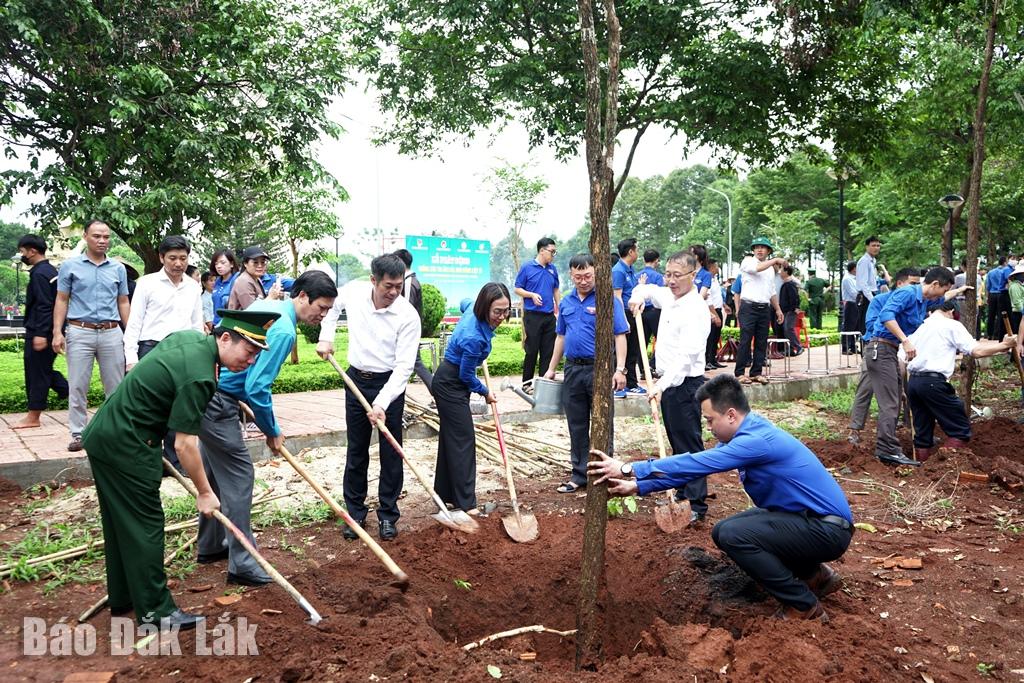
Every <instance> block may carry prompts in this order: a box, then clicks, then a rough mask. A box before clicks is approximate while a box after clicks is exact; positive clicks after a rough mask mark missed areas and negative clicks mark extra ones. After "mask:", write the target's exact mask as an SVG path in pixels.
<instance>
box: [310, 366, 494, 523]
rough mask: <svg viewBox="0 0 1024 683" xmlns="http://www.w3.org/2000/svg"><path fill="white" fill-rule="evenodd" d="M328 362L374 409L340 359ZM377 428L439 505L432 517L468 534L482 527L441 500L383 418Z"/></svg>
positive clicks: (463, 512)
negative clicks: (343, 368) (340, 363)
mask: <svg viewBox="0 0 1024 683" xmlns="http://www.w3.org/2000/svg"><path fill="white" fill-rule="evenodd" d="M327 362H328V363H330V364H331V365H332V366H334V369H335V370H336V371H337V372H338V374H339V375H341V379H342V380H344V382H345V386H346V387H348V390H349V391H351V392H352V394H353V395H354V396H355V397H356V398H358V399H359V402H360V403H361V404H363V410H365V411H366V412H367V413H369V412H370V411H371V410H373V408H372V407H371V406H370V403H369V401H367V400H366V397H365V396H363V392H361V391H359V387H357V386H356V384H355V382H353V381H352V378H351V377H349V376H348V375H346V374H345V371H344V370H342V369H341V366H340V365H338V361H336V360H334V355H333V354H328V355H327ZM377 429H378V430H379V431H380V433H381V434H383V435H384V438H385V439H387V440H388V443H390V444H391V447H392V448H394V449H395V451H396V452H397V453H398V455H399V456H401V458H402V460H403V461H404V462H405V464H406V465H408V466H409V469H410V470H412V473H413V475H415V477H416V479H417V480H418V481H419V482H420V484H422V485H423V488H424V489H426V490H427V493H429V494H430V497H431V498H433V500H434V503H435V504H436V505H437V508H438V511H437V512H435V513H434V514H432V515H431V517H433V518H434V519H436V520H437V521H438V522H440V523H441V524H444V525H445V526H446V527H448V528H449V529H455V530H456V531H464V532H466V533H468V534H472V533H476V531H477V530H478V529H479V528H480V525H479V524H477V521H476V520H475V519H473V518H472V517H470V516H469V515H467V514H466V512H465V511H464V510H449V509H448V508H447V507H446V506H445V504H444V501H443V500H441V496H439V495H437V491H435V490H434V487H433V486H431V485H430V484H429V483H428V482H427V480H426V478H425V477H424V476H423V472H421V471H420V468H419V467H417V466H416V465H415V463H413V461H412V460H410V459H409V456H407V455H406V454H405V451H404V450H403V449H402V445H401V444H400V443H398V439H396V438H395V436H394V434H392V433H391V430H390V429H388V427H387V425H386V424H384V421H383V420H379V421H378V422H377Z"/></svg>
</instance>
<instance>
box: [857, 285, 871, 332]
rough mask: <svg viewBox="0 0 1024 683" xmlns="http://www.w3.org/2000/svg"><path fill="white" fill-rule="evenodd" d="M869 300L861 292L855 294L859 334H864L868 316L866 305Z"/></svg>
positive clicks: (868, 303)
mask: <svg viewBox="0 0 1024 683" xmlns="http://www.w3.org/2000/svg"><path fill="white" fill-rule="evenodd" d="M870 305H871V302H870V301H868V298H867V297H866V296H864V295H863V294H857V331H858V332H860V334H861V336H864V331H865V328H866V327H867V322H866V321H867V317H868V306H870Z"/></svg>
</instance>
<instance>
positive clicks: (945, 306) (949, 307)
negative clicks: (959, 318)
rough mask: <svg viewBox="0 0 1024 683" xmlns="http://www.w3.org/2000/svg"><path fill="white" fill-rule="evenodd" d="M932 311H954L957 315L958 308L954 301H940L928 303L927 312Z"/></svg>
mask: <svg viewBox="0 0 1024 683" xmlns="http://www.w3.org/2000/svg"><path fill="white" fill-rule="evenodd" d="M932 311H956V312H957V313H959V312H960V306H959V305H958V304H957V302H956V299H950V300H949V301H946V300H945V299H940V300H939V301H930V302H928V312H929V313H931V312H932Z"/></svg>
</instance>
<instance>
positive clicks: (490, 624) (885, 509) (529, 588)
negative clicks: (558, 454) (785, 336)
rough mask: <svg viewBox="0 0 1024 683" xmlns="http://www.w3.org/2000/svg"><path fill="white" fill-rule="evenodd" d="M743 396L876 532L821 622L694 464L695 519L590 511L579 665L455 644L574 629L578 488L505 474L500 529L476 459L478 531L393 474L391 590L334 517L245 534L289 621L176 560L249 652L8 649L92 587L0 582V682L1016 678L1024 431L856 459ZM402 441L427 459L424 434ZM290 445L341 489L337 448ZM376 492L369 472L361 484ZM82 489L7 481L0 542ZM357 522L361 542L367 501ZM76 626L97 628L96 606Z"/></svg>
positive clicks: (851, 561) (496, 495) (723, 480)
mask: <svg viewBox="0 0 1024 683" xmlns="http://www.w3.org/2000/svg"><path fill="white" fill-rule="evenodd" d="M755 409H756V410H758V411H759V412H762V413H764V414H766V415H767V416H768V417H770V418H771V419H773V420H775V421H777V422H778V423H780V424H782V425H785V426H787V427H788V428H790V429H791V430H792V431H794V433H797V434H798V435H799V436H801V437H802V438H803V439H804V440H805V442H806V443H808V445H809V446H810V447H811V449H812V450H814V451H815V452H816V453H817V454H818V456H819V457H820V458H821V459H822V461H823V462H824V463H825V465H826V466H827V467H829V468H831V469H832V471H833V473H834V474H835V475H836V476H837V478H838V479H839V481H840V484H841V485H842V486H843V488H844V490H845V491H846V493H847V496H848V498H849V500H850V501H851V505H852V506H853V509H854V514H855V516H856V518H857V521H859V522H867V523H869V524H870V525H872V527H873V528H874V532H873V533H872V532H869V531H864V530H859V531H858V532H857V534H856V535H855V537H854V540H853V543H852V545H851V547H850V549H849V551H848V552H847V554H846V555H845V556H844V558H843V559H842V560H841V561H839V562H837V563H835V567H836V569H837V570H838V571H839V572H840V573H841V574H842V575H843V577H844V579H845V586H844V589H843V590H841V591H840V592H838V593H835V594H833V595H831V596H829V597H828V598H826V599H825V600H824V602H823V604H824V606H825V609H826V610H827V611H828V613H829V616H830V617H831V621H830V623H828V624H819V623H797V622H780V621H777V620H775V619H773V618H772V617H771V614H772V613H773V612H774V611H775V609H776V607H777V604H776V603H775V601H774V600H772V599H771V598H770V596H768V595H767V594H766V593H765V592H764V591H763V590H761V589H760V588H759V587H758V586H757V585H755V584H754V583H753V582H752V581H750V580H749V579H748V578H747V577H746V576H745V575H744V574H743V573H742V572H740V571H739V570H738V568H737V567H736V566H735V565H733V564H732V563H731V562H730V561H729V560H728V559H726V558H724V557H723V556H722V554H721V553H720V552H719V551H718V550H717V549H716V548H715V547H714V544H713V543H712V542H711V537H710V529H711V525H712V524H713V523H714V522H715V521H716V520H719V519H721V518H723V517H725V516H727V515H729V514H732V513H734V512H737V511H739V510H742V509H743V508H745V507H746V506H747V501H746V498H745V496H744V495H743V492H742V489H741V488H740V486H739V481H738V478H737V476H736V474H735V472H733V473H725V474H720V475H715V476H713V477H711V479H710V490H711V492H712V493H713V494H714V495H715V498H713V499H712V500H710V501H709V502H710V506H711V509H710V513H709V522H710V524H708V525H705V526H703V527H697V528H688V529H685V530H683V531H682V532H679V533H677V534H673V535H666V534H664V533H662V532H661V531H659V530H658V528H657V527H656V526H655V524H654V521H653V515H652V505H654V503H655V501H654V499H653V497H652V499H649V500H648V499H643V500H641V501H640V508H639V510H638V511H637V512H636V513H632V514H631V513H628V512H626V513H625V514H624V515H623V516H621V517H616V518H614V519H611V520H609V524H608V533H607V555H606V569H607V571H606V586H605V589H604V590H603V592H602V598H601V605H602V608H603V617H602V634H603V643H604V649H603V661H602V664H601V665H600V667H599V668H598V670H597V671H584V672H574V671H573V662H574V654H575V649H574V642H573V639H572V637H571V636H570V637H560V636H558V635H554V634H549V633H530V634H524V635H519V636H515V637H512V638H507V639H501V640H497V641H494V642H491V643H487V644H485V645H483V646H481V647H479V648H476V649H474V650H471V651H468V652H467V651H465V650H463V646H464V645H466V644H467V643H470V642H472V641H475V640H478V639H481V638H484V637H485V636H488V635H490V634H494V633H497V632H501V631H506V630H510V629H514V628H518V627H523V626H531V625H535V624H542V625H544V626H546V627H548V628H551V629H555V630H570V629H573V628H574V627H575V602H576V598H577V591H578V577H579V564H580V549H581V538H582V527H583V517H582V511H583V505H584V494H583V493H580V494H576V495H560V494H556V493H555V492H554V487H555V486H556V485H557V484H558V483H559V482H560V481H562V480H564V473H563V472H559V471H557V470H553V471H550V472H549V473H548V474H547V475H546V476H544V475H537V476H535V477H532V478H529V479H527V478H525V477H518V478H517V484H518V485H519V489H520V501H521V503H522V504H523V505H524V506H525V507H526V508H527V509H529V510H530V511H531V512H533V513H534V514H536V516H537V519H538V522H539V526H540V537H539V539H538V540H537V541H535V542H534V543H531V544H528V545H524V544H516V543H514V542H513V541H511V540H510V539H509V538H508V536H507V535H506V534H505V533H504V531H503V529H502V525H501V517H502V516H503V515H507V514H510V512H511V510H510V507H509V505H508V496H507V492H504V490H503V485H504V480H503V476H502V472H501V469H500V467H498V466H496V465H495V464H494V463H493V462H490V461H486V460H483V459H481V460H480V461H479V466H478V467H479V472H480V479H479V483H478V492H479V498H480V502H481V504H483V503H485V502H488V501H494V502H495V503H497V504H498V508H497V509H496V510H495V511H494V512H492V513H491V514H490V516H489V517H487V518H485V519H483V520H481V522H482V523H481V529H480V531H479V533H477V534H475V535H466V534H462V533H459V532H454V531H451V530H449V529H446V528H444V527H441V526H440V525H438V524H436V523H435V522H433V521H432V520H431V519H430V518H429V514H430V513H431V512H434V509H433V507H432V504H431V503H430V501H429V499H428V498H427V496H426V494H425V492H423V491H422V489H421V488H420V487H419V486H418V484H417V483H416V481H415V479H414V478H413V477H412V475H411V473H409V472H408V471H407V473H406V484H405V488H406V491H407V495H406V496H405V497H404V498H403V500H402V501H401V505H402V509H403V517H402V521H401V523H400V529H401V533H400V535H399V537H398V539H397V540H396V541H394V542H392V543H388V544H384V548H385V550H387V551H388V553H389V554H390V555H391V556H392V558H393V559H394V560H395V561H396V562H397V563H398V565H399V566H400V567H401V568H402V569H403V570H404V571H405V572H406V573H407V574H408V575H409V577H410V581H411V584H410V587H409V590H408V591H407V592H406V593H402V592H400V591H398V590H397V589H395V588H392V587H390V586H389V582H390V578H391V577H390V575H389V574H388V572H387V571H386V570H385V569H384V567H383V565H381V564H380V563H379V562H378V561H377V560H376V558H375V557H374V556H373V555H372V554H371V553H370V551H369V550H368V549H367V548H366V547H365V546H363V545H362V544H361V543H358V542H353V543H347V542H345V541H344V540H343V539H342V537H341V533H340V529H339V527H338V526H337V525H336V524H335V523H333V522H324V523H319V524H314V525H307V526H301V525H299V524H298V523H297V522H296V523H294V524H293V525H292V526H291V527H290V528H289V526H283V525H281V524H280V523H273V524H270V523H268V524H267V526H264V527H262V528H261V530H260V531H259V533H258V540H259V543H260V545H261V548H262V549H264V550H265V551H266V556H267V557H268V559H270V561H271V562H272V563H274V565H275V566H276V567H278V568H279V569H280V570H281V571H282V572H283V573H285V575H286V576H288V577H289V579H290V580H291V582H292V583H293V584H294V585H295V587H296V588H298V589H299V591H301V592H302V593H303V594H304V595H305V596H306V597H308V598H309V600H310V602H311V603H313V605H314V607H316V609H317V610H318V611H319V612H320V614H321V615H322V616H323V617H324V620H323V621H322V622H321V623H320V624H319V625H318V626H315V627H314V626H310V625H308V624H306V623H305V621H304V620H305V614H304V613H303V612H302V610H301V609H299V607H298V606H297V605H296V604H295V603H294V602H293V601H292V600H291V598H290V597H288V595H287V594H286V593H285V592H284V591H282V590H281V589H280V588H278V587H276V586H268V587H264V588H260V589H246V590H245V591H243V592H242V593H241V594H242V599H241V600H239V601H237V602H235V603H234V604H231V605H230V606H228V607H226V608H225V607H220V606H218V605H217V604H216V603H214V602H213V599H214V598H215V597H217V596H220V595H222V594H224V593H225V592H229V593H231V592H236V591H227V587H226V586H225V585H224V572H225V571H226V567H225V566H224V564H223V563H221V564H219V565H194V564H192V565H190V566H187V565H186V567H185V570H184V571H180V572H178V573H177V574H175V573H174V572H173V571H172V575H176V576H178V577H179V578H177V579H175V581H174V588H173V592H174V595H175V599H176V600H177V601H178V604H179V605H180V606H181V607H182V608H184V609H189V610H196V611H201V612H203V613H205V614H207V615H208V617H209V618H210V626H211V627H212V626H213V625H214V624H215V623H216V620H217V619H218V618H221V617H225V616H227V617H230V618H232V619H233V618H234V617H238V616H245V617H246V618H247V619H248V620H249V622H250V623H254V624H257V625H258V631H257V636H256V642H257V644H258V647H259V655H258V656H249V657H197V656H195V655H194V654H193V652H194V645H193V643H192V642H191V640H190V638H182V639H181V643H182V651H183V654H182V656H142V655H130V656H127V657H111V656H109V655H104V654H102V653H99V654H97V655H94V656H90V657H45V658H41V657H26V656H23V655H22V654H21V620H22V617H24V616H29V615H31V616H41V617H43V618H45V619H48V620H53V621H56V620H58V619H60V618H61V617H66V618H67V620H68V621H69V622H72V623H73V622H74V618H75V616H76V615H77V614H78V613H79V612H81V611H82V610H83V609H84V608H85V607H86V606H88V605H89V604H91V603H92V602H94V601H95V600H96V599H97V598H98V597H99V596H100V595H102V593H103V592H104V590H105V587H104V585H103V583H102V581H100V582H93V583H87V584H78V583H68V584H66V585H63V586H61V587H60V588H58V589H56V590H52V591H49V592H46V591H44V589H43V584H42V582H35V583H22V582H16V581H9V582H8V586H9V588H7V589H6V590H5V594H4V595H3V597H2V598H0V620H2V624H3V633H2V639H0V672H2V673H0V677H2V678H3V679H4V680H33V681H61V680H64V678H65V677H66V676H67V675H68V674H72V673H75V672H87V671H92V672H116V679H117V680H133V681H134V680H162V681H166V680H182V681H188V680H200V679H202V680H210V681H245V680H254V681H255V680H259V681H278V680H283V681H299V680H309V681H373V680H430V681H433V680H439V681H440V680H444V681H483V680H493V678H492V676H494V675H496V674H500V675H501V678H502V679H503V680H513V681H575V680H595V681H596V680H601V681H619V680H622V681H625V680H630V681H632V680H643V681H689V680H698V681H709V680H721V681H737V682H738V681H786V682H787V683H792V682H795V681H822V680H826V681H882V680H901V681H921V680H925V681H927V680H935V681H960V680H964V681H967V680H978V678H979V676H990V677H994V678H996V679H998V680H1024V657H1022V640H1021V638H1020V634H1021V632H1022V630H1021V623H1020V614H1021V604H1022V600H1024V583H1022V581H1024V579H1022V576H1024V554H1022V552H1021V543H1020V535H1021V532H1022V528H1024V517H1022V514H1021V505H1020V498H1019V495H1018V492H1019V490H1020V484H1022V483H1024V482H1022V481H1021V480H1020V479H1019V478H1018V479H1017V480H1016V485H1015V481H1014V477H1015V476H1016V475H1015V474H1014V472H1021V471H1022V466H1024V459H1022V451H1021V449H1020V448H1019V447H1018V444H1020V443H1021V439H1022V437H1024V428H1022V427H1021V426H1020V425H1017V424H1015V423H1014V422H1013V421H1012V420H1013V419H1015V417H1017V416H1016V415H1013V414H1011V413H1007V412H1005V411H1004V412H1002V413H1001V412H1000V411H998V410H997V415H999V416H997V417H996V418H995V419H992V420H987V421H980V422H977V423H976V426H975V435H976V436H975V439H974V441H973V448H972V450H968V451H955V452H954V451H950V452H946V451H943V452H940V454H939V456H938V457H936V458H934V459H933V460H932V461H930V462H928V463H927V464H926V465H925V466H924V467H922V468H921V469H920V470H913V471H912V470H906V471H904V470H893V469H890V468H888V467H886V466H883V465H881V464H880V463H878V462H877V461H876V460H875V459H874V458H873V455H872V448H871V446H872V442H873V434H872V433H870V431H866V432H865V433H864V441H863V443H864V444H865V445H862V446H851V445H850V444H848V443H846V442H845V440H843V435H844V434H845V429H844V428H845V421H846V418H845V416H843V415H841V414H836V413H832V412H829V411H828V410H826V409H825V408H823V407H822V405H820V404H816V403H814V402H811V401H797V402H793V403H787V404H781V405H772V406H761V407H755ZM1017 412H1019V411H1017ZM508 430H509V431H510V432H512V433H514V434H521V435H526V436H530V437H531V438H535V439H537V440H539V441H541V442H545V443H548V444H550V445H551V446H552V447H555V448H554V449H553V450H556V451H557V447H558V446H565V445H567V439H566V436H565V425H564V421H562V420H559V419H553V420H545V421H543V422H534V423H529V424H514V425H513V424H510V425H508ZM651 430H652V427H651V425H650V423H649V421H648V420H644V419H638V418H620V419H618V420H616V444H617V448H618V453H619V455H622V456H625V457H627V458H637V457H651V456H653V455H654V452H655V450H656V448H655V445H654V439H653V435H652V432H651ZM408 445H409V451H410V455H411V456H412V457H413V458H415V460H416V461H417V462H418V463H421V464H423V465H424V466H428V467H430V468H431V471H432V467H433V459H434V454H435V449H436V442H435V441H434V440H433V439H419V440H411V441H409V442H408ZM302 457H303V459H304V461H305V462H306V466H307V467H308V468H309V469H310V471H311V472H312V473H313V474H314V476H316V477H317V478H318V479H320V481H322V482H324V483H325V484H326V485H327V488H328V489H329V490H330V491H332V493H334V494H335V495H336V497H337V498H339V499H340V498H341V491H340V489H341V486H340V479H341V473H342V468H343V462H344V451H343V449H338V448H331V449H319V450H317V451H312V452H309V453H305V454H304V455H303V456H302ZM371 467H372V465H371ZM961 471H968V472H971V473H975V474H978V473H982V474H987V475H990V477H989V481H975V482H970V483H967V482H965V481H961V480H960V477H959V476H958V475H959V473H960V472H961ZM1000 472H1002V474H998V473H1000ZM374 476H375V473H374V472H373V471H372V470H371V477H374ZM1000 477H1001V478H1000ZM257 479H258V480H259V482H261V484H260V486H261V487H264V486H265V487H266V488H268V489H269V490H270V491H271V492H274V493H280V492H284V491H294V492H295V495H292V496H291V497H289V498H285V499H281V500H277V501H274V502H272V503H269V504H268V507H269V506H274V507H280V508H282V509H284V510H287V509H288V507H289V506H294V508H295V509H297V508H298V507H301V506H303V505H306V506H308V505H309V504H310V503H311V502H313V501H314V500H315V497H314V494H312V492H311V491H310V490H309V488H308V486H307V485H306V484H304V483H303V482H302V481H301V480H299V479H298V477H297V475H295V474H294V473H293V472H292V471H291V469H290V468H289V467H288V466H287V464H286V463H283V462H279V463H277V464H276V465H275V464H261V465H260V466H259V467H257ZM982 479H983V480H984V479H985V477H984V476H983V477H982ZM176 486H177V485H176V484H173V483H172V482H165V485H164V487H165V488H164V490H165V492H167V493H168V495H171V496H180V495H181V491H180V489H176V488H175V487H176ZM375 488H376V480H375V479H371V483H370V491H371V495H372V494H373V493H374V492H375ZM90 492H91V490H90V489H88V488H83V489H80V490H78V491H77V493H75V495H73V496H71V497H70V498H65V497H61V496H58V495H54V496H53V499H54V502H52V503H51V504H49V505H47V506H45V507H39V506H38V505H36V506H35V507H33V508H32V509H31V511H30V512H27V513H26V512H23V509H24V508H25V507H26V503H27V501H26V495H25V494H23V493H21V492H18V491H10V490H9V491H7V494H6V496H5V498H4V503H5V505H4V507H5V509H6V510H7V512H4V513H2V515H3V524H4V529H3V530H2V531H0V541H6V542H8V543H10V542H12V541H13V540H14V539H17V538H18V537H19V534H23V533H24V530H25V527H26V526H30V525H32V524H34V523H35V522H37V521H38V520H39V519H41V518H44V517H49V518H52V519H55V520H56V519H64V520H66V521H73V520H74V519H75V518H76V516H81V515H88V514H92V513H91V512H90V502H89V501H90V498H89V496H90ZM75 499H79V502H80V504H76V503H75V502H73V501H75ZM92 505H94V503H92ZM286 516H287V515H286V513H284V512H282V513H278V514H276V515H275V516H273V518H274V519H282V518H286ZM368 521H369V522H370V524H368V527H369V528H370V529H371V533H372V535H374V536H376V529H375V525H374V524H373V522H374V521H375V518H374V516H373V513H372V512H371V514H370V517H369V518H368ZM186 533H188V532H186ZM915 560H919V562H917V561H915ZM94 564H95V567H94V571H95V569H96V568H98V569H102V561H98V562H96V563H94ZM917 566H920V568H919V569H917V568H915V567H917ZM94 575H95V574H94ZM101 575H102V574H100V576H101ZM197 588H198V589H203V590H201V591H200V592H194V591H195V590H196V589H197ZM90 623H92V624H94V625H95V626H96V627H97V629H98V633H99V634H100V638H101V639H102V638H103V634H105V633H106V631H107V630H108V629H109V625H110V617H109V612H107V611H103V612H101V613H100V614H99V615H97V616H96V617H94V618H93V620H92V621H91V622H90Z"/></svg>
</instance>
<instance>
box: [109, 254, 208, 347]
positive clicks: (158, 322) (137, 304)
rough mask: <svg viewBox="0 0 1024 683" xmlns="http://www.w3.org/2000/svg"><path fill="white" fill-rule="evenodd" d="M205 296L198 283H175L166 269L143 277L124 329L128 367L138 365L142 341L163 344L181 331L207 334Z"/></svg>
mask: <svg viewBox="0 0 1024 683" xmlns="http://www.w3.org/2000/svg"><path fill="white" fill-rule="evenodd" d="M202 293H203V288H202V287H200V286H199V283H198V282H196V281H195V280H193V279H192V278H190V277H188V276H187V275H183V276H182V277H181V282H179V283H178V284H174V283H173V282H171V278H169V277H168V276H167V271H166V270H164V269H163V268H161V269H160V271H159V272H156V273H150V274H149V275H143V276H142V277H140V278H139V280H138V282H137V283H136V284H135V294H134V296H132V307H131V312H130V313H129V314H128V324H127V325H126V326H125V329H124V362H125V364H127V365H134V364H135V363H138V362H139V342H140V341H155V342H159V341H163V339H164V337H166V336H167V335H169V334H171V333H172V332H180V331H181V330H198V331H199V332H205V331H206V326H205V325H204V323H203V299H202Z"/></svg>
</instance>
